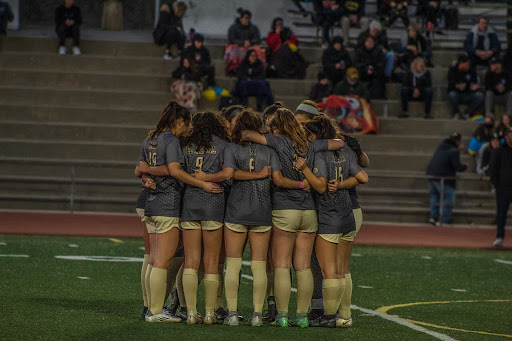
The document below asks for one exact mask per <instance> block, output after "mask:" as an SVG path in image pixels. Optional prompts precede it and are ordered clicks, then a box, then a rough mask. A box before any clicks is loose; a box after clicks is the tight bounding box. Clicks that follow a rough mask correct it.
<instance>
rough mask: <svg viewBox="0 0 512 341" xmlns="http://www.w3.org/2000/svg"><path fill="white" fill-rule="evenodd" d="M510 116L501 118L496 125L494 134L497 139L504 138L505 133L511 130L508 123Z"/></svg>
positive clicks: (511, 125)
mask: <svg viewBox="0 0 512 341" xmlns="http://www.w3.org/2000/svg"><path fill="white" fill-rule="evenodd" d="M510 117H511V116H510V115H507V114H505V115H503V116H501V119H500V123H498V127H496V134H498V138H499V139H500V142H502V141H501V140H502V139H504V138H505V133H506V132H507V131H508V130H509V129H510V128H512V124H511V122H510Z"/></svg>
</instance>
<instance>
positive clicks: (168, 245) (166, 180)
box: [139, 101, 222, 322]
mask: <svg viewBox="0 0 512 341" xmlns="http://www.w3.org/2000/svg"><path fill="white" fill-rule="evenodd" d="M189 124H190V112H189V111H188V109H186V108H185V107H183V106H181V105H179V104H177V103H176V102H175V101H171V102H170V103H169V104H168V105H167V107H166V108H165V109H164V111H163V113H162V117H161V118H160V121H159V122H158V124H157V126H156V128H155V129H154V130H153V131H151V132H150V134H149V136H148V138H147V139H146V140H145V141H144V146H143V155H144V162H141V163H140V164H139V170H140V171H141V172H144V173H149V174H152V175H153V176H154V180H155V182H156V184H157V186H156V189H155V190H153V191H151V194H150V196H149V198H148V199H147V201H146V206H145V211H144V213H145V216H146V226H147V228H148V232H149V233H150V251H151V256H150V258H152V259H153V260H154V262H153V264H152V268H151V272H150V279H149V293H150V295H151V297H150V300H149V304H150V307H149V308H150V309H149V312H148V314H147V318H146V320H147V321H149V322H179V321H180V319H179V318H176V317H174V316H172V315H170V314H168V313H166V312H163V311H162V308H163V305H164V299H165V292H166V281H167V268H168V267H169V263H170V261H171V259H172V257H173V256H174V253H175V251H176V247H177V245H178V241H179V216H180V208H181V186H180V185H179V182H178V180H180V181H182V182H184V183H187V184H190V185H193V186H197V187H200V188H203V189H204V190H205V191H208V192H213V193H221V192H222V188H221V187H220V186H218V185H217V184H214V183H211V182H205V181H201V180H198V179H196V178H194V177H193V176H191V175H190V174H188V173H186V172H185V171H183V170H182V169H181V168H180V164H181V163H182V162H183V161H184V160H183V159H184V157H183V153H182V150H181V146H180V141H179V137H180V136H181V135H182V134H183V133H185V132H186V131H187V129H188V127H189ZM160 165H167V168H168V169H167V172H168V174H169V175H165V173H166V172H160V171H159V170H158V168H157V169H154V168H153V167H150V166H160Z"/></svg>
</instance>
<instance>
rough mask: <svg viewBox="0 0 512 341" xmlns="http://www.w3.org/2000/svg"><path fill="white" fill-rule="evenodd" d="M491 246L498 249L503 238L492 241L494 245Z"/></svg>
mask: <svg viewBox="0 0 512 341" xmlns="http://www.w3.org/2000/svg"><path fill="white" fill-rule="evenodd" d="M492 245H493V246H494V247H500V246H502V245H503V238H496V240H495V241H494V243H492Z"/></svg>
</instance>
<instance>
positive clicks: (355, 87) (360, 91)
mask: <svg viewBox="0 0 512 341" xmlns="http://www.w3.org/2000/svg"><path fill="white" fill-rule="evenodd" d="M334 94H335V95H341V96H354V97H357V98H364V99H365V100H369V99H370V93H369V92H368V88H367V87H366V86H365V85H364V84H363V83H362V82H361V81H360V80H359V72H358V71H357V69H356V68H355V67H350V68H348V70H347V74H346V76H345V79H344V80H342V81H341V82H339V83H338V84H336V87H335V88H334Z"/></svg>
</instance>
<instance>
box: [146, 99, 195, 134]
mask: <svg viewBox="0 0 512 341" xmlns="http://www.w3.org/2000/svg"><path fill="white" fill-rule="evenodd" d="M180 118H181V119H183V122H184V123H185V124H186V125H188V124H189V123H190V111H189V110H188V109H187V108H185V107H184V106H182V105H179V104H178V103H177V102H176V101H170V102H169V104H167V106H166V107H165V109H164V110H163V111H162V115H161V116H160V120H159V121H158V123H157V125H156V128H155V129H153V130H151V131H150V132H149V139H150V140H153V139H154V138H155V137H157V136H158V135H160V134H161V133H162V132H164V131H165V130H167V129H171V128H173V127H174V125H175V124H176V121H177V120H178V119H180Z"/></svg>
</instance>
